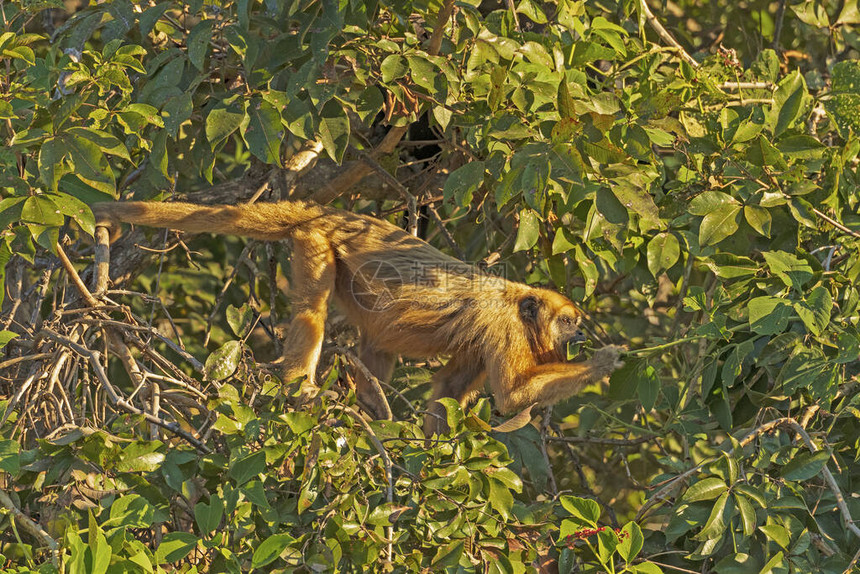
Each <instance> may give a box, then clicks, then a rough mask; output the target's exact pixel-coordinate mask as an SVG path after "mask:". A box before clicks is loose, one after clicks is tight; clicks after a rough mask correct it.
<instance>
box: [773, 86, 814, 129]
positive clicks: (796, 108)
mask: <svg viewBox="0 0 860 574" xmlns="http://www.w3.org/2000/svg"><path fill="white" fill-rule="evenodd" d="M804 96H806V82H804V81H803V76H801V75H800V71H798V70H795V71H794V72H793V73H791V74H789V75H788V76H786V77H785V78H783V79H782V81H780V83H779V86H778V87H777V89H776V91H775V92H774V94H773V108H772V112H771V115H772V120H771V123H772V125H773V135H774V137H779V136H780V135H781V134H782V133H783V132H784V131H785V130H787V129H788V128H790V127H791V124H793V123H794V122H795V120H797V118H798V116H799V115H800V110H801V105H802V104H803V98H804Z"/></svg>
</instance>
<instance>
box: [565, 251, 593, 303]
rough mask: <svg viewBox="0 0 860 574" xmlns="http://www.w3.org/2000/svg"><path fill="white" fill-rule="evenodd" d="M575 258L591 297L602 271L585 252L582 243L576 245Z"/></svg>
mask: <svg viewBox="0 0 860 574" xmlns="http://www.w3.org/2000/svg"><path fill="white" fill-rule="evenodd" d="M573 258H574V260H575V261H576V265H577V267H578V268H579V273H580V275H582V279H583V281H584V282H585V285H584V289H585V296H586V297H591V294H592V293H594V290H595V289H596V288H597V280H598V279H599V278H600V272H599V271H598V270H597V265H595V263H594V261H593V260H592V258H591V257H589V256H587V255H586V254H585V251H584V250H583V249H582V246H581V245H574V247H573ZM562 279H563V277H562Z"/></svg>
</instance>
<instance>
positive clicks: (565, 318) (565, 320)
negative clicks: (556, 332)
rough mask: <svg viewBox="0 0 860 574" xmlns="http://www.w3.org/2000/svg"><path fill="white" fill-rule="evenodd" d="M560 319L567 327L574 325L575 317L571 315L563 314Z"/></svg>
mask: <svg viewBox="0 0 860 574" xmlns="http://www.w3.org/2000/svg"><path fill="white" fill-rule="evenodd" d="M558 321H559V323H561V324H562V325H564V326H565V327H569V326H570V325H573V317H571V316H569V315H562V316H561V317H559V318H558Z"/></svg>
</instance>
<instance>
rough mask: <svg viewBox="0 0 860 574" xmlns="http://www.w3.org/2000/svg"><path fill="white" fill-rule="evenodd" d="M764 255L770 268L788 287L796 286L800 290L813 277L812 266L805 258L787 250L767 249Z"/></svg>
mask: <svg viewBox="0 0 860 574" xmlns="http://www.w3.org/2000/svg"><path fill="white" fill-rule="evenodd" d="M762 255H763V256H764V259H765V261H767V265H768V267H769V268H770V270H771V271H772V272H773V273H774V274H775V275H776V276H777V277H779V278H780V279H781V280H782V282H783V283H785V285H786V286H787V287H794V288H795V289H797V290H798V291H800V290H802V288H803V286H804V285H805V284H806V283H807V282H808V281H809V280H810V279H812V267H811V266H810V265H809V263H807V262H806V260H804V259H800V258H799V257H795V256H794V255H792V254H790V253H786V252H785V251H765V252H764V253H762Z"/></svg>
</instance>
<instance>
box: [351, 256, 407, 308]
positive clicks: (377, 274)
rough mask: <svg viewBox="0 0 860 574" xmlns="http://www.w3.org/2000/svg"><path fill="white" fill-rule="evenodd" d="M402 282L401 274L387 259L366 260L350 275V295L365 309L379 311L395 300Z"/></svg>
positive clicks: (389, 306) (391, 304)
mask: <svg viewBox="0 0 860 574" xmlns="http://www.w3.org/2000/svg"><path fill="white" fill-rule="evenodd" d="M402 284H403V276H401V274H400V271H399V270H398V269H397V267H396V266H394V265H392V264H391V263H389V262H388V261H382V260H373V261H368V262H366V263H364V264H362V265H361V267H359V268H358V269H356V270H355V273H354V274H353V276H352V284H351V285H350V287H351V288H352V296H353V298H354V299H355V302H356V303H357V304H358V306H359V307H361V308H362V309H364V310H365V311H372V312H374V313H381V312H383V311H387V310H388V309H390V308H391V307H392V306H393V305H394V303H395V302H396V300H397V298H396V293H397V289H398V288H399V286H400V285H402Z"/></svg>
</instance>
